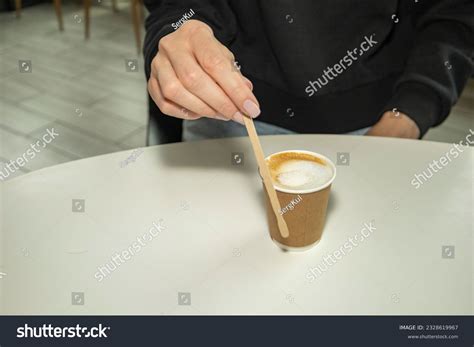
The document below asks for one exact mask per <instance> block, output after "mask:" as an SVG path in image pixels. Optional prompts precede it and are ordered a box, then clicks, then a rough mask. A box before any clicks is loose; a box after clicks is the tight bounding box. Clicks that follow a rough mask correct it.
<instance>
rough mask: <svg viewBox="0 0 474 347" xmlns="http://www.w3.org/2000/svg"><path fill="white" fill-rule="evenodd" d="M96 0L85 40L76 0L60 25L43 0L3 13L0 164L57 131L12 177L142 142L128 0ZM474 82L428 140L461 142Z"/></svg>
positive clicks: (471, 112) (143, 112)
mask: <svg viewBox="0 0 474 347" xmlns="http://www.w3.org/2000/svg"><path fill="white" fill-rule="evenodd" d="M100 3H101V5H100V6H99V5H97V4H96V6H94V7H93V9H92V12H91V15H92V19H91V38H90V40H89V41H85V40H84V26H83V12H82V7H81V6H80V5H79V2H78V3H77V4H76V3H71V2H66V3H65V4H64V7H63V16H64V26H65V31H64V32H59V30H58V26H57V22H56V17H55V14H54V9H53V7H52V5H51V4H48V3H46V4H43V5H40V6H34V7H29V8H25V9H24V10H23V12H22V17H21V19H16V18H15V16H14V14H13V13H11V12H10V13H0V43H1V44H0V80H1V85H0V144H1V146H0V170H3V165H4V163H7V162H9V161H10V160H11V159H16V158H17V157H18V156H20V155H22V154H23V153H24V152H25V151H26V150H27V149H28V148H29V146H30V144H31V143H33V142H34V140H36V139H38V138H41V137H42V136H43V134H44V133H45V132H46V129H48V128H52V127H54V129H55V130H56V132H58V133H59V134H60V135H59V137H58V138H57V139H55V140H54V141H53V142H52V143H51V144H50V145H48V147H47V148H45V149H44V150H42V151H41V152H40V153H39V154H38V155H37V156H36V157H35V158H34V160H31V161H29V162H28V163H27V164H26V165H25V166H24V167H22V168H21V170H20V171H17V172H15V174H14V175H11V176H10V177H9V178H11V177H15V176H18V175H21V174H24V173H26V172H30V171H32V170H37V169H39V168H42V167H46V166H50V165H55V164H58V163H63V162H66V161H69V160H75V159H79V158H84V157H89V156H95V155H99V154H104V153H109V152H114V151H120V150H124V149H130V148H136V147H140V146H144V145H145V133H146V119H147V98H146V81H145V77H144V74H143V62H142V60H143V58H142V57H141V56H138V55H137V52H136V47H135V40H134V36H133V30H132V24H131V18H130V11H129V1H122V2H119V9H120V11H119V12H118V13H114V12H113V11H112V9H111V7H110V4H108V3H107V2H105V1H104V0H103V1H101V2H100ZM142 37H143V33H142ZM126 59H137V60H138V65H139V67H138V72H127V71H126V68H125V60H126ZM19 60H29V61H31V68H32V72H31V73H20V71H19V62H18V61H19ZM473 82H474V81H472V80H471V82H470V84H469V86H468V88H466V90H465V91H464V94H463V97H462V98H461V100H460V102H459V103H458V105H457V106H456V107H455V108H454V110H453V112H452V114H451V116H450V117H449V118H448V120H447V121H446V122H445V123H444V124H443V125H442V126H440V127H438V128H436V129H433V130H431V131H430V132H429V133H428V135H427V136H426V137H425V139H426V140H432V141H445V142H455V141H456V142H458V141H460V140H462V139H464V138H465V136H466V135H467V133H468V131H469V128H474V126H473V123H474V83H473Z"/></svg>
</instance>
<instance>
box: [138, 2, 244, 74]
mask: <svg viewBox="0 0 474 347" xmlns="http://www.w3.org/2000/svg"><path fill="white" fill-rule="evenodd" d="M144 3H145V7H146V8H147V10H148V12H149V15H148V17H147V19H146V22H145V29H146V35H145V42H144V47H143V55H144V58H145V73H146V76H147V79H148V78H149V76H150V70H151V69H150V64H151V61H152V60H153V58H154V57H155V55H156V53H157V52H158V42H159V41H160V39H161V38H162V37H163V36H165V35H167V34H169V33H172V32H173V31H174V30H176V29H177V28H178V26H179V24H180V23H184V21H186V20H189V19H196V20H200V21H202V22H204V23H206V24H207V25H209V26H210V27H211V28H212V30H213V31H214V35H215V36H216V38H217V39H218V40H219V41H220V42H221V43H223V44H224V45H226V44H228V43H230V42H231V41H232V39H233V37H234V36H235V32H236V29H237V23H236V20H235V16H234V14H233V12H232V9H231V7H230V6H229V4H228V2H227V1H219V0H180V1H173V0H168V1H167V0H145V1H144Z"/></svg>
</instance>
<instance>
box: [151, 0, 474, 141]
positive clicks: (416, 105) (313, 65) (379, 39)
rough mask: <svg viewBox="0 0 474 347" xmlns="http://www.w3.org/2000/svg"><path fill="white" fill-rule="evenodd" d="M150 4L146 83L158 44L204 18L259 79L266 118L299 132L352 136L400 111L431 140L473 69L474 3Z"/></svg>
mask: <svg viewBox="0 0 474 347" xmlns="http://www.w3.org/2000/svg"><path fill="white" fill-rule="evenodd" d="M145 4H146V6H147V8H148V10H149V12H150V15H149V17H148V18H147V21H146V29H147V35H146V38H145V47H144V55H145V67H146V74H147V77H148V76H149V73H150V63H151V60H152V59H153V57H154V56H155V55H156V53H157V49H158V41H159V39H160V38H161V37H163V36H164V35H166V34H169V33H171V32H173V31H174V30H175V29H176V28H177V27H178V26H180V25H181V24H182V23H183V22H184V21H186V20H188V19H197V20H201V21H203V22H205V23H207V24H208V25H209V26H211V27H212V29H213V30H214V34H215V36H216V37H217V39H218V40H219V41H220V42H221V43H223V44H224V45H226V46H227V47H228V48H229V49H230V50H231V51H232V52H233V53H234V55H235V56H236V61H237V62H238V66H240V68H241V71H242V73H243V74H244V75H245V76H247V77H248V78H249V79H250V80H251V81H252V82H253V84H254V94H255V96H256V97H257V99H258V100H259V102H260V105H261V109H262V114H261V116H260V117H259V118H258V120H260V121H264V122H267V123H271V124H275V125H278V126H281V127H284V128H287V129H290V130H293V131H296V132H300V133H345V132H349V131H352V130H356V129H359V128H363V127H368V126H371V125H373V124H374V123H376V122H377V121H378V120H379V118H380V117H381V116H382V114H383V113H384V112H385V111H387V110H393V109H397V110H398V111H400V112H403V113H405V114H407V115H408V116H409V117H411V118H412V119H413V120H414V121H415V122H416V124H417V125H418V127H419V128H420V130H421V134H422V135H423V134H425V133H426V131H427V130H428V129H429V128H430V127H432V126H435V125H438V124H440V123H441V122H442V121H443V120H444V119H445V118H446V117H447V115H448V114H449V112H450V109H451V107H452V105H453V104H454V103H455V102H456V101H457V99H458V97H459V95H460V93H461V91H462V89H463V88H464V86H465V84H466V82H467V80H468V78H469V76H470V75H471V74H472V71H473V60H472V59H473V56H474V53H473V52H474V0H383V1H382V0H361V1H355V0H312V1H311V0H298V1H296V0H294V1H289V0H287V1H284V0H221V1H218V0H216V1H212V0H201V1H192V0H182V1H152V0H149V1H145ZM151 113H152V116H155V117H158V118H157V120H158V122H160V121H165V122H166V121H167V120H163V119H162V117H163V116H162V115H161V113H160V112H159V110H158V109H157V108H156V107H154V108H153V109H152V112H151Z"/></svg>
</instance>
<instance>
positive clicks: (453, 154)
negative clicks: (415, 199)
mask: <svg viewBox="0 0 474 347" xmlns="http://www.w3.org/2000/svg"><path fill="white" fill-rule="evenodd" d="M472 135H474V131H473V130H472V129H469V134H467V135H466V137H465V139H464V140H461V141H459V144H458V143H453V145H452V147H451V148H450V150H449V151H447V152H446V153H445V154H444V155H442V156H441V157H440V158H439V159H438V160H436V159H434V160H433V161H432V162H431V163H429V164H428V167H427V168H426V170H423V171H422V172H421V173H416V174H415V175H414V177H415V178H413V179H412V180H411V185H412V186H413V187H415V189H418V188H420V187H421V186H422V185H423V184H424V183H425V182H427V181H428V180H429V179H430V178H431V177H433V175H434V174H435V173H437V172H438V171H440V170H442V169H443V168H444V167H445V166H447V165H448V164H449V163H451V161H452V160H453V159H456V158H458V157H459V156H460V154H461V153H462V152H464V150H465V149H467V148H469V145H472V144H474V139H473V140H471V136H472ZM466 147H467V148H466ZM439 164H441V166H440V165H439Z"/></svg>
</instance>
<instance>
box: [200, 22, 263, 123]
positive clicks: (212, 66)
mask: <svg viewBox="0 0 474 347" xmlns="http://www.w3.org/2000/svg"><path fill="white" fill-rule="evenodd" d="M191 45H192V49H193V51H194V54H195V57H196V60H197V61H198V63H199V65H200V66H202V69H203V70H204V73H205V74H207V75H209V76H211V78H212V79H213V80H214V81H215V82H216V83H217V84H218V85H219V86H220V87H221V88H222V90H223V91H224V92H225V94H226V95H227V97H228V98H230V100H231V101H232V103H233V104H234V105H235V106H236V107H237V108H238V110H239V111H240V112H243V113H246V114H248V115H249V116H251V117H253V118H255V117H257V116H258V115H259V114H260V108H259V105H258V102H257V98H256V97H255V96H254V95H253V93H252V91H251V89H250V88H249V86H248V83H246V81H245V80H244V78H243V76H242V75H241V74H240V73H236V68H235V67H234V64H233V60H234V59H233V56H232V55H231V53H230V52H229V53H230V56H229V54H225V53H224V52H223V50H222V48H221V47H222V45H221V44H220V43H219V41H217V39H215V38H214V37H212V39H209V34H208V33H207V32H206V31H204V30H201V31H198V32H196V33H195V35H194V39H193V40H192V42H191ZM237 71H238V70H237ZM247 81H248V80H247ZM249 82H250V81H249ZM205 100H207V99H205Z"/></svg>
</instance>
